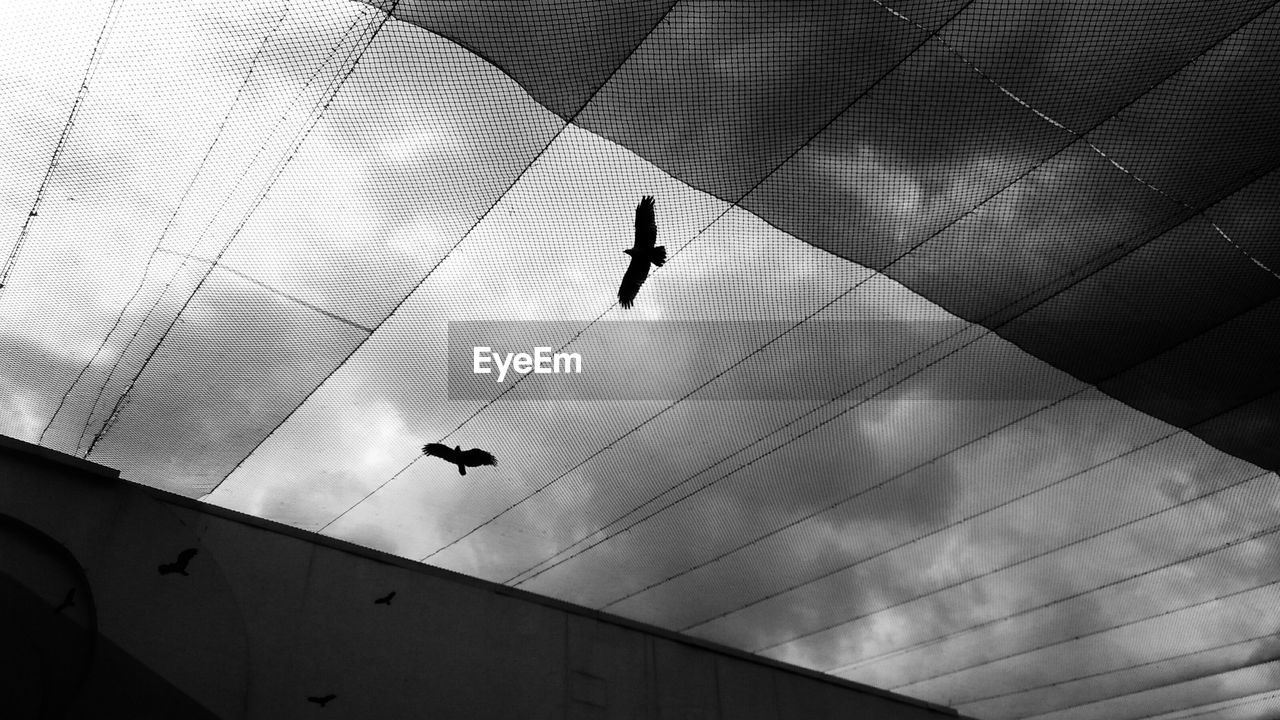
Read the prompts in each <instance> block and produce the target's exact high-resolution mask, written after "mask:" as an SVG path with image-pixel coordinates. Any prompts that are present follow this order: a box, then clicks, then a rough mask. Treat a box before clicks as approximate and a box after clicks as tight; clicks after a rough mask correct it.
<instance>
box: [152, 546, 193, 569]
mask: <svg viewBox="0 0 1280 720" xmlns="http://www.w3.org/2000/svg"><path fill="white" fill-rule="evenodd" d="M197 552H198V551H197V550H196V549H195V548H187V549H186V550H183V551H182V552H180V553H178V559H177V560H176V561H174V562H171V563H165V564H163V565H161V566H160V567H159V568H158V569H159V570H160V574H161V575H168V574H170V573H178V574H180V575H186V574H187V563H189V562H191V558H193V557H195V556H196V553H197Z"/></svg>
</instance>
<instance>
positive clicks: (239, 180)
mask: <svg viewBox="0 0 1280 720" xmlns="http://www.w3.org/2000/svg"><path fill="white" fill-rule="evenodd" d="M285 15H287V8H286V12H285V13H283V14H282V15H281V18H280V20H281V21H282V20H283V18H284V17H285ZM367 17H368V15H367V14H364V15H362V16H361V17H360V18H356V19H355V20H352V23H351V25H349V26H348V27H347V30H346V32H344V33H343V35H342V37H341V38H340V39H339V41H338V43H337V45H335V46H334V47H333V48H332V49H331V50H330V52H329V55H328V56H326V57H325V59H324V61H323V62H322V63H320V65H319V66H317V67H316V69H315V71H314V72H313V73H312V74H311V76H310V77H309V78H308V79H307V82H306V83H304V85H303V86H302V87H301V88H299V90H298V92H297V93H296V94H295V95H294V98H293V99H292V100H291V101H290V103H289V106H288V107H287V108H286V109H285V111H284V112H283V113H282V114H281V116H280V117H279V119H277V120H276V123H275V125H274V126H272V128H271V130H270V131H269V132H268V133H267V137H266V139H265V140H263V143H262V145H260V146H259V147H258V149H257V150H256V151H255V152H254V155H253V157H252V158H251V159H250V160H249V162H248V163H247V164H246V165H245V167H244V169H243V171H242V172H241V173H240V177H239V178H237V179H236V181H235V183H234V184H233V186H232V188H231V190H230V191H228V194H227V195H226V196H225V197H224V198H223V200H222V203H221V204H220V205H219V207H218V209H217V210H216V211H215V212H214V214H213V216H212V217H211V218H210V220H209V222H208V223H207V224H206V225H205V227H204V229H203V230H202V231H201V234H200V236H199V237H198V238H197V239H196V241H195V243H193V244H192V247H195V246H196V245H199V243H200V242H201V240H203V239H204V234H205V233H207V232H208V231H209V228H211V227H213V224H214V222H216V220H217V217H218V215H220V214H221V213H222V211H223V210H224V209H226V207H227V205H228V204H230V203H231V201H232V198H233V197H234V194H235V191H236V190H238V189H239V188H240V187H241V183H243V182H244V179H245V177H247V176H248V174H249V173H250V171H252V169H253V166H254V165H255V164H256V163H257V161H258V158H259V157H261V156H262V153H263V152H265V151H266V149H267V146H268V145H269V144H270V142H271V140H272V138H273V137H274V136H275V134H276V131H277V130H279V129H280V126H281V125H282V124H284V122H285V120H287V119H288V117H289V113H290V112H291V111H292V109H293V107H294V106H295V105H296V104H297V102H298V101H299V99H301V98H302V97H303V95H305V94H306V92H307V90H308V89H309V88H310V87H311V84H312V83H314V82H315V79H316V77H318V76H319V74H320V72H321V71H322V70H324V68H325V67H326V66H327V65H328V64H329V62H330V61H331V60H332V59H333V58H334V55H335V53H337V52H338V49H339V48H340V47H342V43H343V42H345V41H346V39H347V36H348V35H349V34H350V33H351V31H352V30H353V29H354V28H355V27H356V25H357V23H358V22H359V20H360V19H363V18H367ZM273 33H274V31H273ZM265 48H266V40H265V39H264V42H263V44H261V45H260V46H259V51H258V53H257V55H256V57H255V63H256V61H257V59H258V58H260V57H261V55H262V54H263V52H264V51H265ZM349 57H350V54H348V58H349ZM249 80H250V78H249V76H246V77H245V79H244V82H243V83H242V84H241V87H240V89H239V91H238V92H237V99H238V98H239V95H240V93H242V92H243V90H244V89H245V87H247V85H248V82H249ZM339 84H340V82H339ZM330 88H332V84H331V85H330ZM233 110H234V107H232V108H230V109H229V110H228V113H227V116H226V117H227V118H229V117H230V114H231V112H232V111H233ZM321 112H323V110H321ZM225 122H226V118H224V121H223V125H224V126H225ZM307 132H309V128H307V129H305V130H304V131H303V132H302V135H303V136H305V134H306V133H307ZM220 133H221V128H220V130H219V134H220ZM299 142H301V141H300V140H299V135H298V134H295V135H294V139H293V140H292V141H291V142H290V144H295V143H299ZM214 147H215V145H214V144H211V145H210V146H209V148H208V149H207V150H206V151H205V157H204V159H202V161H201V164H200V168H199V169H197V171H196V174H195V175H194V176H192V178H191V182H190V184H188V186H187V189H186V191H185V192H184V195H183V201H185V199H186V197H187V195H188V194H189V193H190V191H191V189H192V188H193V187H194V186H195V183H196V181H197V180H198V179H199V173H200V171H201V169H203V167H204V164H205V162H206V161H207V160H208V157H209V155H210V154H211V153H212V152H213V149H214ZM295 151H296V146H295ZM291 159H292V156H290V157H289V158H286V159H285V160H284V161H283V162H279V161H278V163H279V164H278V165H277V167H276V168H275V169H274V170H273V171H272V175H273V176H278V174H279V173H280V172H282V171H283V169H284V166H285V165H287V164H288V162H289V161H290V160H291ZM274 182H275V180H274V177H273V179H270V180H269V181H268V185H267V190H269V189H270V187H271V184H272V183H274ZM265 192H266V191H265V190H264V193H263V194H264V195H265ZM261 201H262V197H259V198H258V199H257V200H256V201H255V202H254V204H253V207H251V208H250V210H249V214H248V215H246V216H245V217H244V218H242V220H241V222H240V225H239V227H237V228H236V230H235V232H234V233H232V235H231V237H230V238H228V239H227V241H226V242H225V243H223V245H222V249H221V250H220V251H219V253H218V257H221V256H222V254H223V253H225V252H226V250H227V248H228V247H230V245H231V243H232V242H234V241H235V238H236V235H237V234H238V233H239V232H240V229H242V228H243V227H244V224H245V222H247V221H248V218H249V216H251V215H252V214H253V212H254V211H255V210H256V208H257V205H258V203H260V202H261ZM180 210H181V202H180V203H179V207H177V208H175V209H174V212H173V214H172V215H171V216H170V218H169V221H168V223H166V225H165V229H164V231H162V233H161V236H160V239H159V240H158V241H157V244H156V248H155V249H154V250H153V251H152V254H151V256H150V257H149V258H148V264H150V263H151V262H153V261H154V259H155V254H156V253H157V252H159V250H160V247H161V245H162V244H163V242H164V239H165V237H166V236H167V235H168V231H169V228H170V227H171V226H172V224H173V222H174V221H175V219H176V218H177V215H178V212H179V211H180ZM186 267H187V260H186V259H185V258H184V259H183V260H182V263H181V264H180V265H179V267H178V268H177V269H175V270H174V272H173V273H172V274H170V276H169V279H168V280H167V281H166V282H165V284H164V287H163V288H161V289H160V292H159V293H158V294H157V295H156V298H155V300H154V301H153V302H152V303H151V306H150V307H149V308H148V309H147V311H146V313H144V314H143V317H142V319H141V320H140V321H139V323H138V326H137V327H136V328H135V329H134V332H133V334H132V335H130V337H129V340H128V341H126V343H125V347H124V348H123V350H121V352H120V355H119V356H118V357H117V358H116V361H115V363H113V364H112V366H111V370H110V371H109V372H108V373H107V374H106V377H105V379H104V380H103V381H102V385H101V386H100V387H99V388H98V394H97V397H95V398H94V401H93V406H92V407H91V408H90V411H89V415H88V416H87V417H86V418H85V424H84V428H83V430H82V431H81V435H80V440H79V441H78V442H77V444H76V448H77V450H79V447H80V444H81V443H83V440H84V437H85V435H86V434H87V433H88V432H89V426H90V425H91V424H92V423H93V418H94V416H95V415H96V414H97V411H98V403H99V402H100V401H101V399H102V396H103V394H104V393H105V392H106V388H107V385H109V384H110V382H111V380H112V378H113V377H115V373H116V371H117V370H118V369H119V367H120V363H121V362H123V361H124V357H125V355H126V354H127V353H128V352H129V350H130V349H131V348H132V347H133V343H134V341H135V340H136V339H137V338H138V336H139V335H141V333H142V331H143V330H144V329H146V326H147V322H148V321H149V320H150V319H151V315H152V314H153V313H154V312H155V311H156V308H158V307H159V306H160V303H162V302H163V301H164V299H165V296H166V295H167V294H168V292H169V288H170V287H172V285H173V281H174V280H175V279H176V278H177V277H178V274H179V273H181V272H182V270H184V269H186ZM206 277H207V275H206ZM143 282H145V276H144V278H143ZM203 283H204V278H201V280H200V284H203ZM142 287H143V285H142V284H141V283H140V284H139V286H138V288H137V289H135V291H134V297H136V296H137V294H138V292H140V291H141V290H142ZM196 289H197V290H198V289H199V286H197V288H196ZM194 295H195V290H192V292H191V295H189V296H188V297H187V298H186V300H185V301H184V302H183V304H182V308H181V309H180V310H179V311H178V315H175V316H174V318H173V320H172V321H171V322H170V325H169V327H168V328H166V330H165V332H164V334H163V335H162V336H161V338H160V339H159V340H158V341H157V343H156V345H155V346H154V347H152V349H151V351H150V354H148V356H147V358H146V361H147V362H149V361H150V359H151V356H152V355H154V354H155V352H156V351H157V350H159V346H160V343H162V342H163V341H164V339H165V337H166V336H167V335H168V333H169V330H171V329H172V328H173V327H174V325H175V324H176V323H177V320H178V317H179V316H180V315H181V313H182V310H185V309H186V307H187V304H188V303H190V301H191V299H192V298H193V297H194ZM132 300H133V298H130V302H132ZM127 309H128V306H127V305H126V307H125V308H124V309H122V311H121V316H123V314H124V311H125V310H127ZM118 322H119V321H118V320H117V323H118ZM108 339H109V337H108V338H104V340H103V343H104V344H105V343H106V341H107V340H108ZM144 367H145V365H144ZM140 374H141V372H139V375H140ZM136 380H137V376H135V377H134V381H136ZM132 387H133V384H132V382H131V383H130V384H129V386H128V388H127V389H126V390H125V393H124V394H122V395H121V396H120V397H119V398H117V403H116V407H115V408H114V409H113V411H112V414H110V415H108V417H107V420H106V421H105V422H104V425H103V427H102V429H101V430H100V431H99V432H98V433H97V436H98V437H100V436H102V435H103V434H104V433H105V432H106V431H107V429H108V425H109V424H110V423H111V422H113V421H114V417H115V414H116V413H118V411H119V408H120V407H122V404H127V402H128V400H127V393H128V392H129V390H131V389H132ZM96 441H97V438H96V437H95V439H94V442H96Z"/></svg>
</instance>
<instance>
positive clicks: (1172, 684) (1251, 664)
mask: <svg viewBox="0 0 1280 720" xmlns="http://www.w3.org/2000/svg"><path fill="white" fill-rule="evenodd" d="M1263 637H1266V636H1265V635H1264V636H1263ZM1278 660H1280V658H1276V657H1271V658H1265V659H1262V658H1260V659H1257V660H1248V661H1245V662H1243V663H1240V664H1239V666H1238V667H1234V668H1232V669H1230V670H1221V671H1217V672H1210V673H1206V674H1203V675H1198V676H1193V677H1178V678H1176V679H1173V680H1169V681H1167V682H1162V683H1160V684H1158V685H1152V686H1150V687H1144V688H1142V689H1141V690H1122V691H1120V692H1119V693H1117V694H1114V695H1108V696H1107V697H1102V698H1096V699H1093V700H1088V701H1086V702H1079V703H1076V704H1074V705H1068V706H1066V707H1063V708H1059V709H1057V710H1054V711H1052V712H1061V711H1062V710H1070V709H1071V708H1078V707H1084V706H1085V705H1094V704H1097V703H1100V702H1107V701H1109V700H1116V699H1118V698H1123V697H1130V696H1133V695H1142V694H1144V693H1152V692H1158V691H1160V690H1165V689H1167V688H1176V687H1177V686H1179V685H1186V684H1188V683H1193V682H1199V681H1201V680H1204V679H1205V678H1211V677H1218V676H1220V675H1227V674H1230V673H1236V672H1240V671H1241V670H1248V669H1250V668H1255V667H1260V666H1262V665H1270V664H1272V663H1274V662H1277V661H1278ZM1218 702H1222V701H1221V700H1219V701H1218ZM1048 714H1049V713H1047V712H1043V713H1037V714H1036V715H1029V716H1026V718H1024V720H1027V719H1028V718H1034V717H1040V716H1042V715H1048Z"/></svg>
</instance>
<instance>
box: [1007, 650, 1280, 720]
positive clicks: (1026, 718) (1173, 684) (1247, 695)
mask: <svg viewBox="0 0 1280 720" xmlns="http://www.w3.org/2000/svg"><path fill="white" fill-rule="evenodd" d="M1276 662H1280V661H1277V660H1275V659H1271V660H1259V661H1257V662H1251V663H1248V664H1247V665H1245V666H1243V667H1239V668H1236V669H1235V670H1230V671H1228V672H1229V673H1230V672H1239V671H1241V670H1248V669H1250V668H1255V667H1261V666H1263V665H1271V664H1272V663H1276ZM1277 667H1280V666H1277ZM1220 674H1227V673H1220ZM1209 677H1213V676H1209ZM1203 679H1204V678H1191V679H1188V680H1176V681H1173V682H1170V683H1166V684H1163V685H1160V686H1158V687H1154V688H1148V689H1147V690H1135V691H1133V692H1127V693H1124V694H1123V695H1117V696H1116V697H1128V696H1130V695H1140V694H1143V693H1149V692H1153V691H1158V690H1163V689H1165V688H1169V687H1177V686H1178V685H1185V684H1187V683H1192V682H1198V681H1200V680H1203ZM1262 692H1274V691H1273V690H1263V691H1262ZM1258 694H1259V693H1257V692H1249V691H1246V692H1245V694H1244V695H1235V696H1232V697H1228V698H1221V699H1218V700H1214V701H1212V702H1207V703H1202V704H1200V705H1192V706H1191V707H1189V708H1187V707H1184V708H1179V709H1177V710H1172V711H1165V712H1163V713H1159V714H1158V715H1154V716H1153V715H1143V716H1139V717H1138V718H1130V719H1129V720H1141V718H1145V717H1160V716H1165V715H1171V714H1173V713H1178V712H1183V711H1184V710H1191V709H1195V708H1197V707H1205V706H1207V705H1215V704H1219V703H1226V702H1230V701H1232V700H1239V699H1242V698H1251V697H1253V696H1254V695H1258ZM1112 699H1114V698H1106V699H1104V700H1095V701H1090V702H1082V703H1077V704H1075V705H1070V706H1068V707H1066V708H1063V710H1070V709H1071V708H1078V707H1085V706H1086V705H1094V704H1096V703H1100V702H1107V701H1108V700H1112ZM1267 699H1270V698H1267ZM1261 701H1262V699H1259V700H1257V701H1256V702H1261ZM1247 704H1248V703H1247V702H1244V703H1239V705H1247ZM1229 707H1235V706H1234V705H1232V706H1224V707H1220V708H1215V709H1213V710H1208V711H1206V712H1204V713H1199V714H1200V715H1207V714H1212V713H1215V712H1221V711H1222V710H1226V709H1228V708H1229ZM1053 712H1055V713H1056V712H1061V711H1060V710H1054V711H1053ZM1049 714H1050V713H1047V712H1044V713H1036V714H1035V715H1025V716H1023V718H1022V720H1031V718H1037V717H1043V716H1045V715H1049ZM1182 717H1196V716H1195V715H1183V716H1182ZM1179 720H1181V719H1179Z"/></svg>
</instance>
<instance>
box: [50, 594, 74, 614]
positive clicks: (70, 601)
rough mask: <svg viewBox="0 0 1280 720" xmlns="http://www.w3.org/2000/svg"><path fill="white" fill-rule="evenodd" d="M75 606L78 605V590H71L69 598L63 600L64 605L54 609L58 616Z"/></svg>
mask: <svg viewBox="0 0 1280 720" xmlns="http://www.w3.org/2000/svg"><path fill="white" fill-rule="evenodd" d="M75 604H76V589H75V588H71V589H70V590H68V591H67V596H66V597H65V598H63V599H62V604H61V605H59V606H58V607H56V608H54V609H53V612H54V614H55V615H56V614H58V613H60V612H62V611H63V610H66V609H67V608H69V607H74V606H75Z"/></svg>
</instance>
